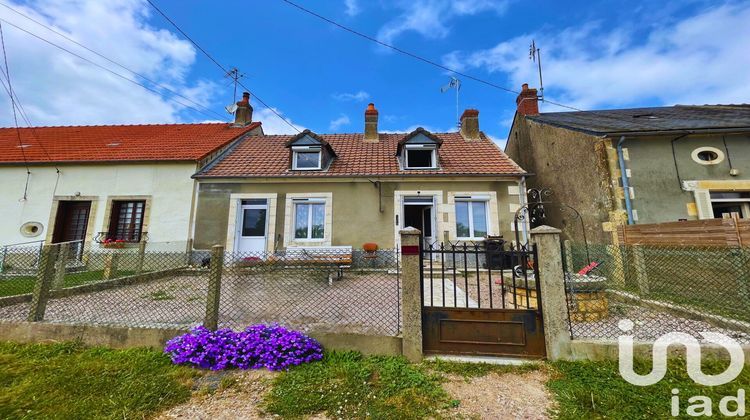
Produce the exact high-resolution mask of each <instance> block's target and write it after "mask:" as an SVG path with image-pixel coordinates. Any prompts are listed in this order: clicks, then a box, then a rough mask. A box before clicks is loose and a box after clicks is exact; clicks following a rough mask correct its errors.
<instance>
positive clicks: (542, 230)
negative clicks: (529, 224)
mask: <svg viewBox="0 0 750 420" xmlns="http://www.w3.org/2000/svg"><path fill="white" fill-rule="evenodd" d="M551 233H556V234H558V235H559V234H561V233H562V231H561V230H560V229H558V228H555V227H552V226H547V225H542V226H537V227H535V228H534V229H531V234H532V235H544V234H551Z"/></svg>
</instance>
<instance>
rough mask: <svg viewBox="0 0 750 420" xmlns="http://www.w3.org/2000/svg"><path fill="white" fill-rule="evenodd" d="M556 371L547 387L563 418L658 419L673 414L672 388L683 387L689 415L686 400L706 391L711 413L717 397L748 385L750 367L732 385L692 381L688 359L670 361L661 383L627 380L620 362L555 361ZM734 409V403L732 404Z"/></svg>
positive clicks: (715, 368) (719, 367)
mask: <svg viewBox="0 0 750 420" xmlns="http://www.w3.org/2000/svg"><path fill="white" fill-rule="evenodd" d="M551 365H552V366H553V368H554V369H555V370H556V371H557V375H556V377H555V378H553V379H552V380H551V381H550V382H548V384H547V386H548V387H549V389H550V390H551V391H552V392H553V394H554V395H555V396H556V399H557V401H558V404H559V408H558V409H559V418H560V419H582V418H597V419H603V418H610V419H654V418H672V416H671V412H670V410H671V408H670V407H671V405H670V404H671V398H672V389H673V388H677V389H679V391H680V393H679V397H680V399H679V401H680V414H681V416H680V417H679V418H695V417H689V416H688V415H687V414H686V411H685V409H686V407H687V406H688V405H689V404H688V399H689V398H690V397H694V396H697V395H705V396H708V397H710V398H711V399H712V400H713V415H714V416H717V417H721V416H720V414H719V412H718V407H719V401H720V400H721V398H722V397H724V396H727V395H734V396H735V397H736V396H737V390H738V389H740V388H742V389H745V390H748V389H750V369H747V368H745V369H744V371H743V372H742V373H741V374H740V376H739V377H738V378H737V379H735V380H734V381H732V382H731V383H729V384H726V385H722V386H716V387H704V386H701V385H698V384H696V383H694V382H693V380H692V379H690V377H689V376H688V375H687V372H686V371H685V362H684V361H680V360H673V361H670V364H669V370H668V372H667V375H666V376H665V377H664V379H662V380H661V381H660V382H659V383H657V384H654V385H651V386H648V387H640V386H635V385H631V384H629V383H627V382H626V381H625V380H624V379H622V377H621V376H620V374H619V371H618V364H617V362H616V361H604V362H553V363H551ZM726 366H727V362H723V361H715V360H712V361H711V360H709V361H704V363H703V372H704V373H706V374H717V373H720V372H722V371H723V370H724V369H725V368H726ZM635 370H636V372H638V373H641V374H645V373H648V372H649V371H650V370H651V362H650V361H648V362H644V361H636V362H635ZM729 408H730V409H733V408H735V407H734V405H733V404H730V407H729Z"/></svg>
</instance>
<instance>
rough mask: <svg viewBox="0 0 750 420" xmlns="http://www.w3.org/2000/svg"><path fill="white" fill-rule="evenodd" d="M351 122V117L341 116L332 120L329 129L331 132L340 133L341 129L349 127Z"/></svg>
mask: <svg viewBox="0 0 750 420" xmlns="http://www.w3.org/2000/svg"><path fill="white" fill-rule="evenodd" d="M350 123H351V121H350V120H349V116H348V115H345V114H341V115H340V116H339V117H338V118H336V119H335V120H331V123H330V124H329V126H328V129H329V130H331V131H338V130H339V129H340V128H341V127H343V126H345V125H349V124H350Z"/></svg>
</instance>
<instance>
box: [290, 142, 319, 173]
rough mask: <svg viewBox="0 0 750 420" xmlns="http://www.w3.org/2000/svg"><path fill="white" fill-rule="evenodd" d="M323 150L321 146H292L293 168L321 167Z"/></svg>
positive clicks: (296, 169) (300, 169)
mask: <svg viewBox="0 0 750 420" xmlns="http://www.w3.org/2000/svg"><path fill="white" fill-rule="evenodd" d="M322 154H323V153H322V151H321V148H320V147H319V146H295V147H292V155H293V156H292V169H294V170H295V171H312V170H318V169H321V163H322V160H323V159H322Z"/></svg>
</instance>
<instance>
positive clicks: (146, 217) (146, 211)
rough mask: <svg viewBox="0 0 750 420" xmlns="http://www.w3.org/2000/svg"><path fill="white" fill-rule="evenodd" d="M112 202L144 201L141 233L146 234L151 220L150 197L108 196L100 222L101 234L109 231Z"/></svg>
mask: <svg viewBox="0 0 750 420" xmlns="http://www.w3.org/2000/svg"><path fill="white" fill-rule="evenodd" d="M113 201H145V202H146V204H145V205H144V206H143V224H142V225H141V232H146V233H148V228H149V224H150V220H151V202H152V201H153V198H152V196H150V195H110V196H107V204H106V207H105V208H104V220H103V221H102V229H101V232H107V231H109V225H110V220H109V218H110V217H111V216H112V202H113ZM87 236H88V235H87Z"/></svg>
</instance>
